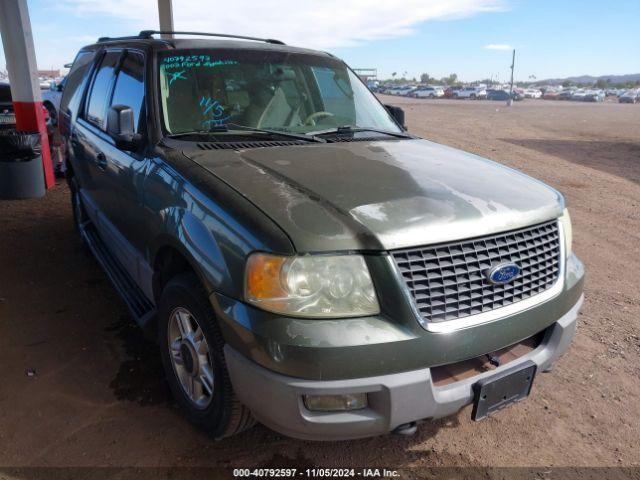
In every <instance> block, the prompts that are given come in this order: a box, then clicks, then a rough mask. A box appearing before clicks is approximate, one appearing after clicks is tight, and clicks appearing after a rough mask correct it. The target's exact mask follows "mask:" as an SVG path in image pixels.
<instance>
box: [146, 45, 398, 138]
mask: <svg viewBox="0 0 640 480" xmlns="http://www.w3.org/2000/svg"><path fill="white" fill-rule="evenodd" d="M158 64H159V70H160V93H161V95H160V98H161V102H162V111H163V117H164V126H165V129H166V130H167V131H168V133H170V134H176V133H181V132H191V131H199V130H209V129H213V128H215V127H222V126H225V125H227V124H228V125H230V128H232V127H233V125H243V126H247V127H252V128H262V129H271V130H278V131H282V132H294V133H308V132H312V131H319V130H326V129H331V128H336V127H341V126H354V127H367V128H376V129H379V130H386V131H390V132H401V130H400V128H398V126H397V125H396V123H395V122H394V121H393V119H392V118H391V116H390V115H389V113H388V112H387V111H386V109H385V108H384V107H383V106H382V105H381V104H380V103H379V102H378V101H377V100H376V98H375V97H374V96H373V94H372V93H371V92H370V91H369V90H368V89H367V87H366V86H364V84H363V83H362V82H361V81H360V79H359V78H358V77H356V75H355V74H354V73H353V72H352V71H351V70H349V69H348V68H347V67H346V65H345V64H344V63H343V62H341V61H339V60H336V59H333V58H330V57H324V56H321V55H310V54H299V53H287V52H275V51H260V50H203V49H198V50H172V51H169V52H163V53H162V54H160V58H159V63H158Z"/></svg>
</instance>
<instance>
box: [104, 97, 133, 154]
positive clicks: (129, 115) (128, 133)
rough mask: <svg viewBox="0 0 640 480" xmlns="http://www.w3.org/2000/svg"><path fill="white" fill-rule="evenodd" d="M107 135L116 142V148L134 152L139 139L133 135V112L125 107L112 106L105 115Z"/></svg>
mask: <svg viewBox="0 0 640 480" xmlns="http://www.w3.org/2000/svg"><path fill="white" fill-rule="evenodd" d="M107 133H108V134H109V136H110V137H111V138H113V139H114V140H115V142H116V148H118V149H120V150H126V151H135V150H137V149H138V147H139V146H140V140H141V137H140V135H138V134H137V133H135V126H134V117H133V110H132V109H131V107H128V106H126V105H113V106H112V107H111V108H110V109H109V114H108V115H107Z"/></svg>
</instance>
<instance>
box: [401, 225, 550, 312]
mask: <svg viewBox="0 0 640 480" xmlns="http://www.w3.org/2000/svg"><path fill="white" fill-rule="evenodd" d="M392 256H393V259H394V262H395V264H396V267H397V268H398V271H399V272H400V275H401V276H402V278H403V279H404V281H405V283H406V285H407V288H408V289H409V291H410V293H411V295H412V297H413V300H414V302H415V305H416V307H417V309H418V311H419V312H420V315H422V318H423V319H424V320H425V321H427V322H443V321H447V320H454V319H458V318H462V317H467V316H470V315H475V314H479V313H483V312H487V311H491V310H494V309H496V308H500V307H504V306H507V305H510V304H513V303H516V302H519V301H521V300H525V299H527V298H530V297H532V296H534V295H537V294H539V293H542V292H544V291H545V290H547V289H549V288H550V287H551V286H553V285H554V284H555V282H556V281H557V280H558V277H559V273H560V232H559V229H558V222H557V221H556V220H554V221H551V222H546V223H542V224H539V225H535V226H532V227H528V228H523V229H520V230H515V231H511V232H505V233H500V234H496V235H491V236H487V237H483V238H475V239H470V240H463V241H460V242H454V243H450V244H446V245H434V246H425V247H415V248H410V249H403V250H396V251H393V252H392ZM501 262H514V263H516V264H517V265H518V266H519V267H520V268H521V272H520V275H519V276H518V277H517V278H516V279H515V280H514V281H512V282H510V283H508V284H506V285H494V284H491V283H489V282H488V281H487V280H486V278H485V272H486V271H487V270H488V269H489V268H491V267H492V266H494V265H496V264H498V263H501Z"/></svg>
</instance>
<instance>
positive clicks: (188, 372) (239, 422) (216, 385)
mask: <svg viewBox="0 0 640 480" xmlns="http://www.w3.org/2000/svg"><path fill="white" fill-rule="evenodd" d="M158 321H159V328H158V335H159V337H158V339H159V342H158V343H159V345H160V352H161V356H162V363H163V366H164V370H165V374H166V377H167V382H168V383H169V387H170V388H171V392H172V393H173V396H174V398H175V400H176V402H177V403H178V405H179V406H180V407H181V409H182V411H183V412H184V414H185V416H186V417H187V418H188V419H189V421H191V422H192V423H193V424H195V425H197V426H198V427H200V428H203V429H204V430H205V431H207V432H208V433H210V434H211V435H212V436H214V437H215V438H223V437H227V436H230V435H234V434H236V433H239V432H241V431H243V430H246V429H248V428H250V427H252V426H253V425H254V424H255V420H254V419H253V417H252V415H251V412H250V411H249V410H248V409H247V407H245V406H244V405H242V404H241V403H240V401H239V400H238V399H237V398H236V396H235V394H234V392H233V387H232V385H231V379H230V378H229V372H228V371H227V366H226V361H225V358H224V351H223V347H224V343H225V342H224V339H223V337H222V333H221V332H220V328H219V326H218V323H217V319H216V318H215V314H214V312H213V309H212V308H211V306H210V304H209V300H208V298H207V294H206V292H205V290H204V288H203V287H202V284H201V283H200V281H199V279H198V278H197V277H196V275H195V274H193V273H183V274H180V275H178V276H176V277H174V278H173V279H171V280H169V282H168V283H167V285H166V286H165V288H164V290H163V291H162V295H161V298H160V302H159V311H158Z"/></svg>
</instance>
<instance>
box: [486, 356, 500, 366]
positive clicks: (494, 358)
mask: <svg viewBox="0 0 640 480" xmlns="http://www.w3.org/2000/svg"><path fill="white" fill-rule="evenodd" d="M487 359H488V360H489V363H490V364H491V365H493V366H494V367H496V368H498V367H499V366H500V365H501V364H502V361H501V359H500V357H499V356H498V355H496V354H495V353H487Z"/></svg>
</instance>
